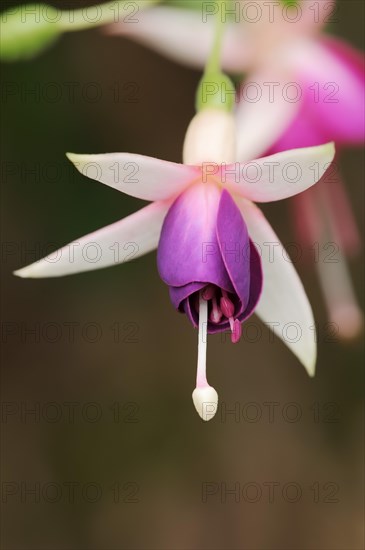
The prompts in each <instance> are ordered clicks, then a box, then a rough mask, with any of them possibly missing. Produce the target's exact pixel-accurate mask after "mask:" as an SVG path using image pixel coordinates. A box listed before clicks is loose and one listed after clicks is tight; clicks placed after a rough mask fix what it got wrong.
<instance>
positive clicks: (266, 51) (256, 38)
mask: <svg viewBox="0 0 365 550" xmlns="http://www.w3.org/2000/svg"><path fill="white" fill-rule="evenodd" d="M233 4H234V6H235V10H234V11H235V19H236V21H237V22H238V21H240V24H241V25H242V26H243V27H244V31H245V34H246V35H247V42H248V44H250V46H251V48H250V51H251V52H252V53H250V58H251V60H252V61H253V64H254V65H256V66H258V65H260V64H263V63H268V62H269V63H270V64H271V65H272V66H273V67H275V65H276V64H277V63H278V62H279V61H281V60H282V58H285V56H286V53H287V51H288V50H290V49H291V47H292V45H293V43H294V42H295V41H297V40H301V39H308V38H311V37H314V36H315V35H318V34H319V33H320V31H321V29H322V28H323V26H324V25H326V23H329V22H330V21H331V13H332V11H333V8H334V2H330V1H329V2H327V1H325V0H319V1H318V2H311V1H310V0H303V1H301V2H292V3H291V5H286V4H285V2H282V1H278V2H273V1H269V2H252V1H251V0H241V2H234V3H233ZM293 4H296V5H293Z"/></svg>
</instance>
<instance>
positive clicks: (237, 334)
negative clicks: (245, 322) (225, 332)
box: [231, 319, 242, 344]
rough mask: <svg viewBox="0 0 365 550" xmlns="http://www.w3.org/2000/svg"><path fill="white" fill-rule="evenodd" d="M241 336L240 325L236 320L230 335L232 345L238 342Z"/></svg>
mask: <svg viewBox="0 0 365 550" xmlns="http://www.w3.org/2000/svg"><path fill="white" fill-rule="evenodd" d="M231 326H232V325H231ZM241 336H242V325H241V323H240V322H239V320H238V319H236V320H235V321H234V323H233V328H232V334H231V341H232V344H237V342H239V341H240V339H241Z"/></svg>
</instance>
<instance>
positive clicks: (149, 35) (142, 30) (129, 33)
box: [104, 6, 251, 72]
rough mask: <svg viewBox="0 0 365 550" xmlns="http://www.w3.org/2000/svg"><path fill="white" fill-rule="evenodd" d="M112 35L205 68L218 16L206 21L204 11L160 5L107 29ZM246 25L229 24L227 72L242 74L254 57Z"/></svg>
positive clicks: (225, 56) (225, 52)
mask: <svg viewBox="0 0 365 550" xmlns="http://www.w3.org/2000/svg"><path fill="white" fill-rule="evenodd" d="M104 32H106V33H108V34H109V35H121V36H126V37H128V38H131V39H133V40H135V41H137V42H139V43H141V44H143V45H145V46H148V47H149V48H152V49H153V50H155V51H157V52H158V53H160V54H162V55H164V56H166V57H168V58H169V59H172V60H173V61H177V62H179V63H182V64H185V65H189V66H191V67H194V68H199V69H200V68H202V67H204V66H205V64H206V61H207V59H208V57H209V54H210V52H211V48H212V44H213V39H214V17H212V16H207V17H206V21H205V20H203V17H202V12H201V10H196V11H193V10H187V9H179V8H169V7H166V6H158V7H154V8H152V9H148V10H143V11H140V12H139V14H138V22H136V23H134V24H131V23H128V22H127V21H126V22H120V23H115V24H113V25H110V26H107V27H104ZM246 42H247V41H246V40H245V34H244V29H243V28H242V25H237V24H227V25H226V30H225V36H224V43H223V48H222V60H221V61H222V65H223V67H224V68H225V70H227V71H232V72H237V71H238V72H241V71H243V70H244V69H245V66H247V63H248V60H249V58H250V50H251V48H250V45H249V43H248V44H246Z"/></svg>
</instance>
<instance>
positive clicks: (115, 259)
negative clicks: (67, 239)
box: [14, 201, 171, 278]
mask: <svg viewBox="0 0 365 550" xmlns="http://www.w3.org/2000/svg"><path fill="white" fill-rule="evenodd" d="M170 205H171V201H164V202H156V203H153V204H149V205H148V206H146V207H145V208H142V210H139V211H138V212H136V213H135V214H132V215H131V216H128V217H127V218H124V219H123V220H120V221H119V222H116V223H113V224H112V225H109V226H107V227H103V228H102V229H99V230H98V231H95V232H94V233H90V234H89V235H85V236H84V237H81V238H80V239H76V240H75V241H73V242H72V243H69V244H67V245H66V246H64V247H63V248H60V249H59V250H57V251H56V252H53V253H52V254H50V255H49V256H47V257H46V258H43V259H42V260H39V261H37V262H35V263H33V264H31V265H29V266H27V267H24V268H23V269H19V270H18V271H15V272H14V274H15V275H17V276H18V277H24V278H28V277H29V278H42V277H61V276H63V275H71V274H73V273H79V272H81V271H91V270H95V269H100V268H102V267H109V266H112V265H117V264H120V263H124V262H127V261H129V260H133V259H134V258H138V257H139V256H142V255H143V254H147V253H148V252H151V251H152V250H154V249H155V248H157V245H158V241H159V238H160V233H161V228H162V224H163V220H164V218H165V215H166V213H167V211H168V209H169V207H170Z"/></svg>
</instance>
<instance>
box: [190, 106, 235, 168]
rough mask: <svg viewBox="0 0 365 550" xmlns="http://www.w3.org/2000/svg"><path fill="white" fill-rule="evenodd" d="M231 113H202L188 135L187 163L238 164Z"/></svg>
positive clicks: (196, 117)
mask: <svg viewBox="0 0 365 550" xmlns="http://www.w3.org/2000/svg"><path fill="white" fill-rule="evenodd" d="M235 130H236V128H235V120H234V116H233V114H232V113H229V112H227V111H224V110H221V109H204V110H203V111H199V113H197V114H196V115H195V117H194V118H193V120H192V121H191V122H190V125H189V127H188V130H187V132H186V136H185V143H184V150H183V160H184V164H197V165H200V164H203V163H208V162H214V163H217V164H221V163H223V162H225V163H227V164H232V163H233V162H235V149H236V135H235V134H236V132H235Z"/></svg>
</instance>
